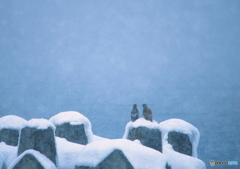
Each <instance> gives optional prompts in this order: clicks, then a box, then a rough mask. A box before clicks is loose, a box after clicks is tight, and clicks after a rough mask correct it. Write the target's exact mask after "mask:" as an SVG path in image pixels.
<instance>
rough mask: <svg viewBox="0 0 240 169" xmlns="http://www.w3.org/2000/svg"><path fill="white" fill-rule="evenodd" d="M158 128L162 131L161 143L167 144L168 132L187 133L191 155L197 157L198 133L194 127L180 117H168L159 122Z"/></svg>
mask: <svg viewBox="0 0 240 169" xmlns="http://www.w3.org/2000/svg"><path fill="white" fill-rule="evenodd" d="M159 128H160V130H161V131H162V136H163V145H164V144H168V142H167V139H168V133H169V132H171V131H176V132H180V133H184V134H187V135H188V137H189V139H190V141H191V143H192V156H193V157H197V146H198V142H199V138H200V133H199V131H198V129H197V128H196V127H194V126H193V125H192V124H190V123H188V122H186V121H184V120H181V119H169V120H166V121H163V122H161V123H159Z"/></svg>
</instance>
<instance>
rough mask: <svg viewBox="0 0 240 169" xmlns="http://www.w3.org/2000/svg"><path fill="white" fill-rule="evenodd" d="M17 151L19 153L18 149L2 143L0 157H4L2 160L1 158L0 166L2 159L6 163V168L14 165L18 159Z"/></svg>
mask: <svg viewBox="0 0 240 169" xmlns="http://www.w3.org/2000/svg"><path fill="white" fill-rule="evenodd" d="M17 151H18V147H15V146H10V145H7V144H6V143H5V142H1V143H0V155H1V156H2V158H0V164H1V159H2V160H3V161H2V163H5V165H6V166H9V165H10V164H11V163H12V161H13V160H14V159H15V158H17ZM0 166H1V165H0ZM0 168H1V167H0Z"/></svg>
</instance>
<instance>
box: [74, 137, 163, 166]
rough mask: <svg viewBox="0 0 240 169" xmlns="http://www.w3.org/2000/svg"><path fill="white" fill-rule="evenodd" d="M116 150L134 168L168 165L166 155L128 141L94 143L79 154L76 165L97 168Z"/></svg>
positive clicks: (116, 140)
mask: <svg viewBox="0 0 240 169" xmlns="http://www.w3.org/2000/svg"><path fill="white" fill-rule="evenodd" d="M116 149H118V150H121V151H122V152H123V154H124V155H125V156H126V158H127V159H128V161H129V162H130V163H131V165H132V166H133V168H137V169H165V165H166V163H167V158H166V156H165V155H163V154H162V153H160V152H158V151H156V150H153V149H151V148H148V147H145V146H142V145H139V144H136V143H134V142H132V141H129V140H126V139H115V140H105V141H96V142H92V143H90V144H88V145H86V146H85V147H84V148H83V149H82V151H81V152H79V156H78V160H77V163H76V164H77V165H78V166H90V167H95V166H97V165H98V164H99V163H100V162H102V161H103V160H104V159H105V158H106V157H107V156H108V155H109V154H110V153H112V152H113V151H114V150H116Z"/></svg>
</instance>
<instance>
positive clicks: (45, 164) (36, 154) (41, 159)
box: [8, 149, 57, 169]
mask: <svg viewBox="0 0 240 169" xmlns="http://www.w3.org/2000/svg"><path fill="white" fill-rule="evenodd" d="M26 154H31V155H33V156H34V157H35V158H36V159H37V160H38V161H39V162H40V163H41V165H42V166H43V167H44V168H47V169H57V168H56V166H55V165H54V164H53V162H52V161H51V160H49V159H48V158H47V157H46V156H45V155H43V154H41V153H40V152H38V151H35V150H32V149H30V150H26V151H24V152H23V153H22V154H21V155H19V156H18V157H17V158H16V159H15V160H14V161H13V162H12V163H11V165H10V166H9V167H8V169H12V168H13V167H14V166H15V165H16V164H17V163H18V162H19V161H20V160H21V159H22V158H23V157H24V156H25V155H26Z"/></svg>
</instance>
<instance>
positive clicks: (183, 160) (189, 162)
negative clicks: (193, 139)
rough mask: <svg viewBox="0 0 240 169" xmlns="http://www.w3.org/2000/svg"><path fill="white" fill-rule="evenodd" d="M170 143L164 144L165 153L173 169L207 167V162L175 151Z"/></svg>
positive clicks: (202, 168) (204, 168) (203, 168)
mask: <svg viewBox="0 0 240 169" xmlns="http://www.w3.org/2000/svg"><path fill="white" fill-rule="evenodd" d="M171 147H172V146H171V145H170V144H166V145H164V146H163V154H165V155H166V156H167V158H168V161H169V164H170V165H171V167H172V169H183V168H184V169H206V166H205V163H204V162H203V161H201V160H199V159H197V158H194V157H191V156H188V155H185V154H181V153H178V152H176V151H174V150H173V149H172V148H171Z"/></svg>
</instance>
